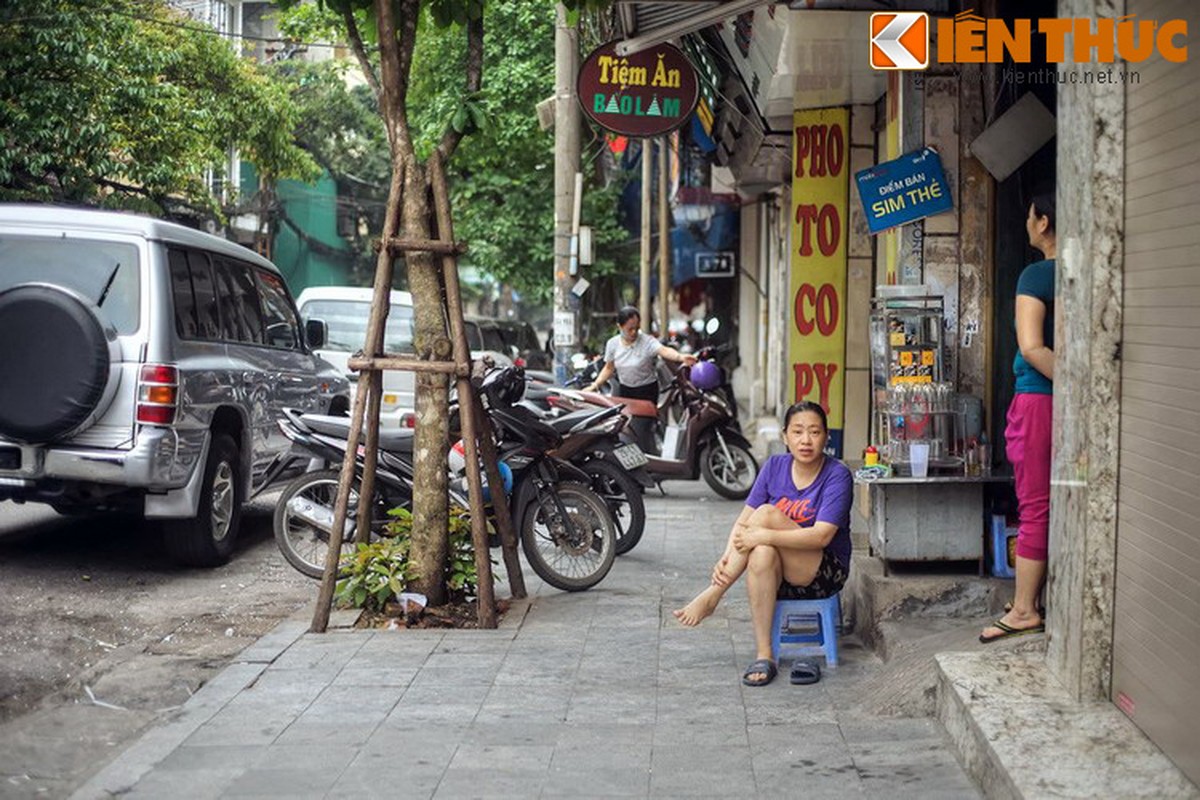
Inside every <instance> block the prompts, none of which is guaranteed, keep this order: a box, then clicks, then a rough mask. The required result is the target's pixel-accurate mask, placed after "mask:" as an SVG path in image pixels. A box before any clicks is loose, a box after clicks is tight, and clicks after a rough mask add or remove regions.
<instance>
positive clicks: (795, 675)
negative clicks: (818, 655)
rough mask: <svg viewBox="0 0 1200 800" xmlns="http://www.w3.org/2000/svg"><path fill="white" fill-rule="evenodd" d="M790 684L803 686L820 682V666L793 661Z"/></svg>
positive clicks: (813, 663) (810, 662) (814, 663)
mask: <svg viewBox="0 0 1200 800" xmlns="http://www.w3.org/2000/svg"><path fill="white" fill-rule="evenodd" d="M791 680H792V683H794V684H796V685H798V686H805V685H807V684H810V683H816V682H817V681H819V680H821V666H820V665H819V664H817V663H816V662H815V661H795V662H794V663H793V664H792V676H791Z"/></svg>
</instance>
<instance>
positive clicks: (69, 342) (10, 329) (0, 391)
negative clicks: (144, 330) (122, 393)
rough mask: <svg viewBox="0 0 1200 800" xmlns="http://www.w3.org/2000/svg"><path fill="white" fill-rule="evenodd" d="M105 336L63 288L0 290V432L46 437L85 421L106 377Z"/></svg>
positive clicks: (89, 310) (28, 438)
mask: <svg viewBox="0 0 1200 800" xmlns="http://www.w3.org/2000/svg"><path fill="white" fill-rule="evenodd" d="M109 341H110V335H109V334H108V333H106V331H105V329H104V327H103V326H102V325H101V324H100V320H99V318H98V317H97V316H96V313H95V312H94V311H93V307H92V304H90V303H88V302H87V301H86V300H82V299H81V298H79V297H77V296H76V295H74V294H71V293H69V292H67V291H64V290H63V289H59V288H56V287H53V286H48V285H44V284H23V285H21V286H16V287H13V288H12V289H8V290H6V291H4V292H0V376H2V377H0V434H2V435H4V436H7V437H10V438H13V439H18V440H21V441H25V442H45V441H50V440H52V439H55V438H57V437H60V436H62V435H64V434H66V433H70V432H72V431H74V430H75V429H76V428H78V427H79V426H80V425H82V424H83V423H84V422H86V421H87V419H88V417H89V416H90V415H91V414H92V412H93V411H94V410H95V409H96V406H97V405H98V404H99V403H100V401H101V398H102V397H103V395H104V389H105V387H106V385H107V384H108V381H109V367H110V365H111V358H110V355H109Z"/></svg>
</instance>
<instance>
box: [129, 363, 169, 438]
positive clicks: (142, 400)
mask: <svg viewBox="0 0 1200 800" xmlns="http://www.w3.org/2000/svg"><path fill="white" fill-rule="evenodd" d="M178 405H179V370H177V369H176V368H175V367H172V366H169V365H166V364H145V365H143V366H142V371H141V374H140V376H139V378H138V403H137V421H138V422H141V423H143V424H146V425H170V424H171V423H173V422H174V421H175V409H176V408H177V407H178Z"/></svg>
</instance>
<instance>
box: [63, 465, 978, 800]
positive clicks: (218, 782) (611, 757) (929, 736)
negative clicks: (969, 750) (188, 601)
mask: <svg viewBox="0 0 1200 800" xmlns="http://www.w3.org/2000/svg"><path fill="white" fill-rule="evenodd" d="M667 488H668V491H669V492H670V496H669V497H666V498H661V497H659V496H658V495H657V493H654V494H651V495H649V496H648V497H647V501H648V502H647V517H648V519H647V523H646V535H645V537H644V538H643V540H642V542H641V543H640V544H639V545H638V546H637V548H635V549H634V550H633V552H631V553H630V554H628V555H626V556H622V557H620V558H619V559H618V560H617V563H616V564H615V565H614V567H613V570H612V572H611V573H609V575H608V577H607V578H606V579H605V580H604V581H603V582H602V583H601V584H600V585H599V586H597V587H595V588H593V589H591V590H590V591H587V592H582V593H577V594H565V593H562V592H559V591H556V590H553V589H550V588H548V587H545V586H543V585H542V584H541V583H540V581H538V580H537V579H536V577H535V576H534V575H533V573H532V572H531V571H527V575H526V579H527V581H529V583H530V587H529V588H530V595H531V601H530V602H529V603H528V604H517V605H514V608H513V610H512V611H510V612H509V614H508V616H507V617H506V618H505V619H504V620H503V622H502V623H501V627H500V629H499V630H495V631H457V630H450V631H376V632H372V631H357V630H338V631H332V632H330V633H328V634H324V635H314V634H308V633H305V632H304V631H305V629H306V627H307V620H293V621H289V622H285V623H283V624H281V625H280V626H279V627H278V628H277V629H276V630H275V631H273V632H272V633H271V634H268V635H267V636H266V637H264V638H263V639H261V640H259V641H258V642H257V643H256V644H255V645H253V646H251V647H250V648H248V649H247V650H246V651H244V652H243V653H242V654H241V655H240V656H239V657H238V659H237V660H236V661H235V663H233V664H231V665H230V666H229V667H227V668H226V669H225V670H224V671H222V672H221V673H220V674H219V675H218V676H217V677H216V678H215V679H214V680H212V681H211V682H210V683H208V684H207V685H205V686H204V688H203V689H201V691H199V692H197V694H196V695H195V696H194V697H193V698H192V699H191V700H190V701H189V702H188V704H187V705H186V706H185V707H184V708H183V709H182V710H181V711H180V712H179V713H178V714H177V715H176V716H175V717H174V718H173V719H171V720H170V721H168V722H166V723H165V724H163V725H160V726H159V727H157V728H154V729H152V730H151V731H149V732H148V733H147V734H146V735H144V736H143V737H142V738H141V739H140V740H139V741H138V742H137V743H135V744H134V745H133V746H132V747H131V748H129V749H128V750H127V751H125V752H124V753H123V754H121V755H120V756H118V757H117V758H116V759H115V760H114V761H113V762H112V763H111V764H110V765H109V766H108V767H106V768H105V769H104V770H102V771H101V772H100V773H98V774H97V775H95V776H94V777H93V778H92V779H91V780H90V781H88V782H87V783H86V784H85V785H84V786H83V787H81V788H80V789H79V791H78V792H77V793H76V794H75V795H74V797H77V798H98V797H111V796H114V795H117V794H120V795H122V796H123V797H128V798H162V797H172V798H207V797H290V798H308V797H313V798H317V797H347V798H349V797H355V798H358V797H388V798H396V797H403V798H415V797H437V798H464V797H519V798H532V797H543V798H554V797H564V798H565V797H604V796H611V797H656V798H658V797H725V796H739V797H741V796H779V795H782V796H793V797H795V796H803V797H806V798H809V797H811V798H820V797H831V798H843V797H886V798H888V800H901V798H910V797H911V798H938V797H944V798H963V797H977V796H979V795H978V792H977V790H976V788H975V787H974V785H973V784H972V783H971V782H970V780H969V779H968V778H967V777H966V775H965V774H964V773H963V771H962V770H961V769H960V767H959V766H958V763H957V761H956V760H955V758H954V755H953V752H952V751H951V748H950V741H949V739H948V737H947V736H946V733H945V731H944V730H943V729H942V728H941V726H940V725H939V724H938V723H937V722H936V721H935V720H933V719H930V718H920V719H913V718H903V717H880V716H875V715H874V712H873V711H871V710H870V709H872V708H874V707H875V706H872V705H871V704H870V703H869V702H868V703H864V702H863V701H864V700H866V699H868V698H865V697H864V694H867V693H869V692H870V691H871V689H872V687H873V686H878V685H879V684H880V681H881V679H882V680H886V677H887V675H886V665H884V664H882V663H881V662H879V661H878V660H877V659H876V658H874V656H873V655H871V654H870V653H869V652H867V651H864V650H863V649H861V648H860V647H856V646H855V640H854V637H853V636H848V637H845V638H844V639H843V640H842V651H841V655H842V663H841V664H840V665H839V666H838V667H837V668H836V669H831V670H825V671H824V675H823V677H822V680H821V682H820V683H818V684H816V685H812V686H792V685H790V684H789V683H788V680H787V672H786V666H787V663H788V662H787V660H785V662H784V666H785V669H784V670H783V671H781V675H780V678H778V679H776V681H775V682H774V683H772V684H771V685H770V686H767V687H764V688H748V687H744V686H742V685H741V680H740V679H741V674H742V670H743V669H744V668H745V667H746V665H747V664H748V663H749V662H750V661H752V660H753V657H754V644H753V637H752V635H751V632H750V623H749V610H748V606H747V603H746V599H745V594H744V589H742V587H740V586H738V587H735V588H734V590H733V591H732V592H731V594H730V595H729V597H728V598H727V600H726V601H725V603H723V604H722V607H721V608H720V609H718V611H717V613H716V614H715V615H714V616H713V617H712V618H710V619H709V620H707V621H706V622H705V623H704V624H703V625H702V626H701V627H699V628H696V629H685V628H683V627H681V626H680V625H679V624H678V623H676V621H675V620H674V618H673V617H672V616H671V610H672V609H674V608H677V607H678V606H680V605H682V603H683V602H685V601H686V600H687V599H689V598H690V597H691V596H692V595H693V594H694V593H695V592H696V591H698V590H699V589H700V588H702V587H703V586H704V584H705V582H706V581H707V579H708V575H709V573H710V571H711V568H712V564H713V562H714V561H715V559H716V557H717V555H718V554H719V553H720V550H721V548H722V547H723V546H724V542H725V537H726V535H727V534H728V529H729V525H730V524H731V523H732V521H733V519H734V518H735V517H736V516H737V513H738V511H739V509H740V504H739V503H733V502H727V501H721V500H716V499H714V497H713V496H712V495H711V493H710V492H709V490H708V489H707V487H706V486H705V485H703V484H702V483H671V484H668V487H667ZM499 593H500V594H501V595H503V594H504V588H503V586H502V587H501V588H500V591H499ZM314 596H315V586H314Z"/></svg>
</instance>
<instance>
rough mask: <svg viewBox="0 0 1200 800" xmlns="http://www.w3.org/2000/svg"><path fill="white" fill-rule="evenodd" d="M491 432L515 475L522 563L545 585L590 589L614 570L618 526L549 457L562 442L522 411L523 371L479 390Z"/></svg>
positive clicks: (579, 475) (510, 371)
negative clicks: (523, 557)
mask: <svg viewBox="0 0 1200 800" xmlns="http://www.w3.org/2000/svg"><path fill="white" fill-rule="evenodd" d="M480 389H481V392H482V395H483V397H484V401H485V406H486V411H487V414H488V416H489V418H490V420H491V422H492V425H493V427H494V428H495V430H496V436H497V439H498V442H497V444H498V448H499V451H500V452H499V457H500V460H501V461H503V462H504V463H506V464H508V466H509V468H510V469H511V470H512V473H513V495H512V500H511V502H510V504H509V505H510V508H511V512H512V519H513V527H514V528H515V529H516V530H517V531H518V535H519V536H520V538H521V546H522V549H523V550H524V552H525V558H526V560H528V561H529V565H530V566H531V567H533V570H534V572H536V573H537V574H538V576H539V577H541V578H542V580H544V581H545V582H546V583H548V584H550V585H551V586H553V587H555V588H556V589H562V590H564V591H569V592H576V591H581V590H584V589H589V588H591V587H592V586H595V585H596V584H597V583H599V582H600V581H601V580H603V578H604V576H605V575H607V574H608V571H609V570H610V569H612V565H613V559H614V558H616V554H617V553H616V545H617V527H616V523H615V522H614V520H613V517H612V514H611V512H610V511H609V508H608V505H607V504H606V503H605V501H604V499H603V498H602V497H600V496H599V495H598V494H597V493H596V492H595V491H594V490H593V489H592V488H591V486H590V485H589V484H590V482H591V478H590V476H589V475H588V473H587V472H585V471H583V470H581V469H579V468H578V467H576V466H575V465H573V464H571V463H570V462H569V461H566V460H565V459H563V458H561V457H559V456H556V455H553V454H552V453H553V451H555V450H556V449H557V448H559V447H560V446H561V445H562V443H563V437H562V435H561V434H560V433H559V432H558V431H557V430H555V429H554V428H553V427H551V426H550V425H548V424H547V423H545V422H543V421H542V420H541V419H539V418H538V416H537V414H535V413H534V412H533V411H531V410H530V409H528V408H525V407H523V406H521V405H519V403H520V400H521V398H522V397H523V395H524V393H525V374H524V370H523V369H521V368H520V367H515V366H514V367H505V368H504V369H498V370H492V371H491V372H489V373H488V374H487V375H486V376H485V377H484V379H483V383H482V384H481V386H480Z"/></svg>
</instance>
